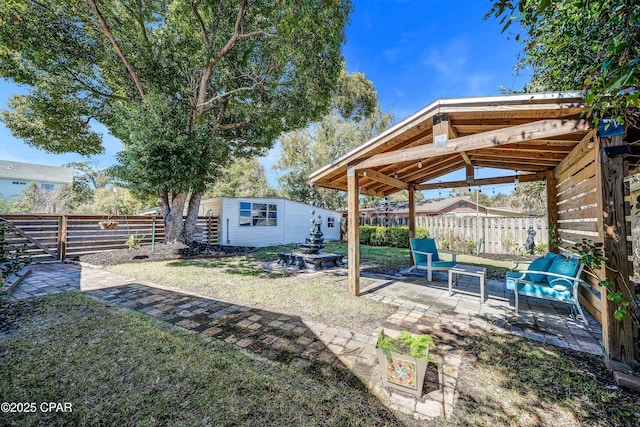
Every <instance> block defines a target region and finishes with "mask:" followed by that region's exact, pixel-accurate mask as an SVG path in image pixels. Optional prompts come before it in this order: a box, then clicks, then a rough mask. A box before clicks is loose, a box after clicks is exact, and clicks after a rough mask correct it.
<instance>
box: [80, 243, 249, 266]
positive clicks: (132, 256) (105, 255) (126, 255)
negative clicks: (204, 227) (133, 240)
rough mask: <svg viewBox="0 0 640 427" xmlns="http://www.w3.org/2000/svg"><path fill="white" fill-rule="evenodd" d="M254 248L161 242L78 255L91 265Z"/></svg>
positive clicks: (237, 252) (217, 255)
mask: <svg viewBox="0 0 640 427" xmlns="http://www.w3.org/2000/svg"><path fill="white" fill-rule="evenodd" d="M254 250H255V248H253V247H247V246H221V245H210V244H207V243H200V242H191V243H190V244H188V245H186V244H184V243H168V244H165V243H161V244H157V245H155V247H154V248H153V250H152V249H151V246H140V247H138V248H132V249H116V250H113V251H104V252H97V253H94V254H88V255H82V256H80V257H79V261H80V262H81V263H87V264H91V265H115V264H122V263H128V262H140V261H165V260H171V259H191V258H221V257H229V256H236V255H244V254H247V253H249V252H251V251H254Z"/></svg>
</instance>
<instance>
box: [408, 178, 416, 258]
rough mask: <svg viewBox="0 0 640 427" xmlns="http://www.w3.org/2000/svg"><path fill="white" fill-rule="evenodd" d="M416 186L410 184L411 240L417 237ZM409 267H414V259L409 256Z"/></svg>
mask: <svg viewBox="0 0 640 427" xmlns="http://www.w3.org/2000/svg"><path fill="white" fill-rule="evenodd" d="M415 190H416V185H415V184H414V183H411V184H409V238H410V239H413V238H414V237H416V195H415ZM409 265H413V257H412V256H411V255H409Z"/></svg>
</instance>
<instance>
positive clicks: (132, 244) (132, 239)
mask: <svg viewBox="0 0 640 427" xmlns="http://www.w3.org/2000/svg"><path fill="white" fill-rule="evenodd" d="M144 238H145V236H144V235H142V236H140V235H139V234H138V233H137V232H136V233H135V234H130V235H129V238H128V239H127V241H126V242H125V243H124V244H125V245H127V246H128V247H129V249H134V248H137V247H138V246H140V244H141V243H142V241H143V240H144Z"/></svg>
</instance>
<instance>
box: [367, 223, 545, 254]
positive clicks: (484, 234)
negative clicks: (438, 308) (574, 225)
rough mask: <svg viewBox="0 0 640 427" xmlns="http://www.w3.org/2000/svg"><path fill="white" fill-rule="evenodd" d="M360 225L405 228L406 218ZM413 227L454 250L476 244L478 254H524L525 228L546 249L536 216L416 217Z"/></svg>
mask: <svg viewBox="0 0 640 427" xmlns="http://www.w3.org/2000/svg"><path fill="white" fill-rule="evenodd" d="M360 223H361V225H364V224H368V225H383V226H387V227H399V226H405V227H406V226H408V225H409V218H408V217H389V218H366V219H365V218H361V219H360ZM416 226H417V227H422V228H425V229H427V230H428V231H429V235H430V236H431V237H434V238H435V239H437V240H438V242H439V244H440V245H442V244H443V243H445V244H447V243H448V244H449V245H450V247H451V245H452V246H453V247H454V248H455V249H456V250H458V249H460V248H464V247H469V248H474V250H475V247H476V245H477V244H478V242H479V241H480V243H481V245H480V247H479V252H480V253H487V254H514V253H518V252H521V251H524V250H525V249H524V244H525V242H526V241H527V237H528V230H529V227H533V230H534V231H535V232H536V235H535V237H534V241H535V244H536V245H542V244H545V245H547V246H548V241H549V233H548V227H547V221H546V218H540V217H491V216H489V217H488V216H478V217H476V216H446V215H438V216H419V217H416Z"/></svg>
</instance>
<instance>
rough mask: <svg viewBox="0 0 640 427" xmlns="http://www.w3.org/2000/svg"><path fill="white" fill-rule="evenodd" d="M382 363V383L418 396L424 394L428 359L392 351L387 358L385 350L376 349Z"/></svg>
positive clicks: (380, 363)
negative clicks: (423, 388)
mask: <svg viewBox="0 0 640 427" xmlns="http://www.w3.org/2000/svg"><path fill="white" fill-rule="evenodd" d="M376 353H377V354H378V362H379V365H380V376H381V377H382V385H384V386H385V387H388V388H395V389H399V390H402V391H404V392H407V393H411V394H413V395H414V396H416V397H421V396H422V387H423V386H424V376H425V373H426V372H427V365H428V363H429V361H428V360H424V359H416V358H415V357H411V356H406V355H403V354H399V353H395V352H393V351H392V352H391V358H389V359H387V357H386V356H385V354H384V352H383V351H382V350H380V349H379V348H377V349H376Z"/></svg>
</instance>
